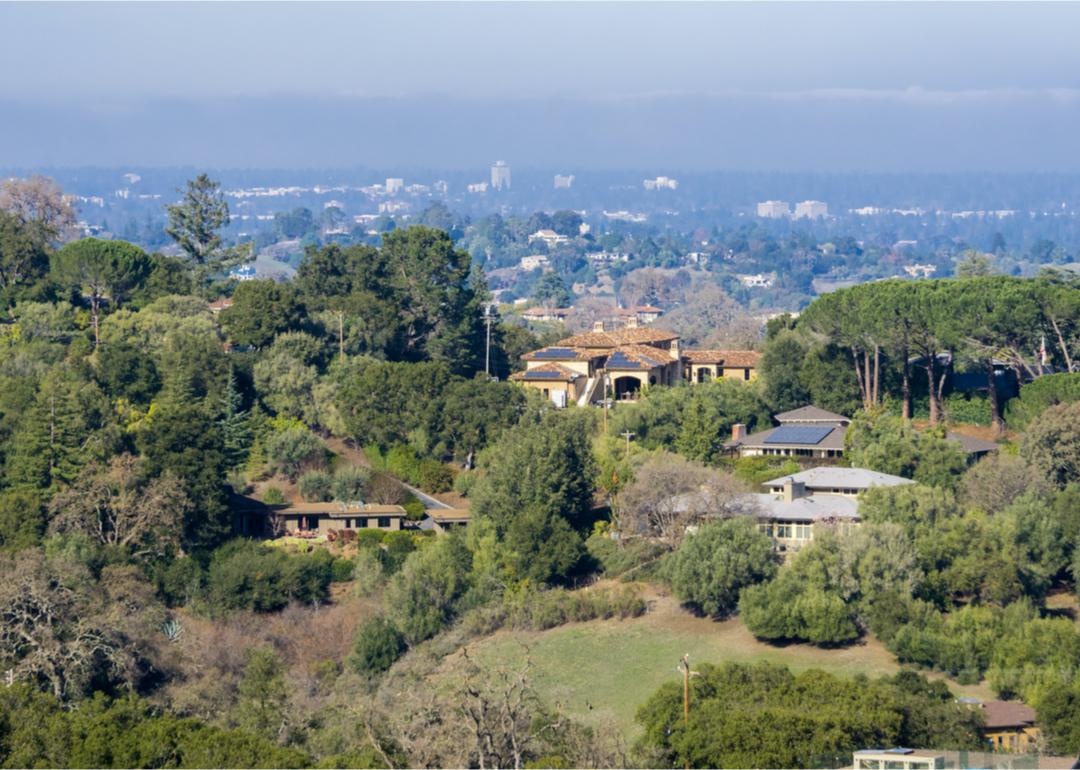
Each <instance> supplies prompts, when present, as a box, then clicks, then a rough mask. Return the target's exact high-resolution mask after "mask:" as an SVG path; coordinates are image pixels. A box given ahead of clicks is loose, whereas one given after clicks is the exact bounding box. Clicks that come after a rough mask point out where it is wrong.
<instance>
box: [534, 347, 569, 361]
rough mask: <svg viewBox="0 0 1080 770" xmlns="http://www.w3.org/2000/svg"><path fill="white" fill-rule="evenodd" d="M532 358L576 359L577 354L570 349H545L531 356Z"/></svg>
mask: <svg viewBox="0 0 1080 770" xmlns="http://www.w3.org/2000/svg"><path fill="white" fill-rule="evenodd" d="M532 357H533V358H559V359H567V358H577V357H578V352H577V351H576V350H573V349H572V348H546V349H544V350H538V351H536V352H535V353H533V354H532Z"/></svg>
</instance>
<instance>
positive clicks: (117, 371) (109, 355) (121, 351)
mask: <svg viewBox="0 0 1080 770" xmlns="http://www.w3.org/2000/svg"><path fill="white" fill-rule="evenodd" d="M97 380H98V382H99V383H101V386H102V387H103V388H104V389H105V392H106V393H108V394H109V395H110V396H113V397H114V398H126V399H128V400H129V401H131V402H132V403H135V404H143V405H149V404H150V402H151V401H152V400H153V398H154V396H155V395H156V394H157V392H158V391H159V390H160V389H161V377H160V376H159V374H158V368H157V365H156V364H155V363H154V358H153V356H148V355H147V354H146V351H145V350H140V349H139V348H138V347H136V346H135V345H133V344H131V343H130V342H127V341H117V342H111V343H109V344H108V345H103V346H102V347H100V348H99V349H98V353H97Z"/></svg>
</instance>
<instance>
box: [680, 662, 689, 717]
mask: <svg viewBox="0 0 1080 770" xmlns="http://www.w3.org/2000/svg"><path fill="white" fill-rule="evenodd" d="M679 668H681V669H682V672H683V680H682V718H683V724H684V725H685V726H687V727H689V726H690V654H689V653H687V654H686V655H683V656H682V663H681V664H680V666H679Z"/></svg>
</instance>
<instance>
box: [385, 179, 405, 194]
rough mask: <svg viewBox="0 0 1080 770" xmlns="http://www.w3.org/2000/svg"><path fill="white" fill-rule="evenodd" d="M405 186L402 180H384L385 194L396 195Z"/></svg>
mask: <svg viewBox="0 0 1080 770" xmlns="http://www.w3.org/2000/svg"><path fill="white" fill-rule="evenodd" d="M404 186H405V180H404V179H398V178H396V177H392V178H388V179H387V180H386V194H387V195H397V194H398V193H399V192H401V188H403V187H404Z"/></svg>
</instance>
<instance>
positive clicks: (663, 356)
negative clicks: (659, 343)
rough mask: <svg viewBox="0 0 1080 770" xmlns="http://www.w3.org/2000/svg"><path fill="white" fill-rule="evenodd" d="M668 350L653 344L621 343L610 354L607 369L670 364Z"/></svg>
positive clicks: (649, 367) (650, 367) (641, 367)
mask: <svg viewBox="0 0 1080 770" xmlns="http://www.w3.org/2000/svg"><path fill="white" fill-rule="evenodd" d="M670 363H671V358H670V357H669V356H668V355H667V351H665V350H660V349H658V348H654V347H652V346H651V345H619V347H617V348H615V349H614V350H612V351H611V353H609V354H608V358H607V363H605V364H604V366H605V368H607V369H652V368H653V367H655V366H663V365H664V364H670Z"/></svg>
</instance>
